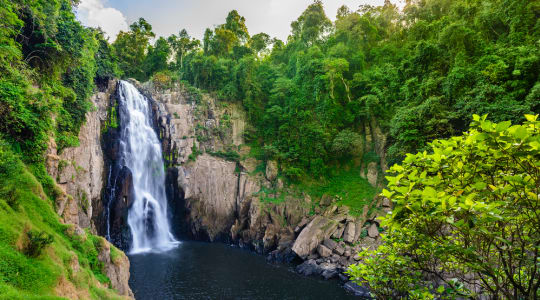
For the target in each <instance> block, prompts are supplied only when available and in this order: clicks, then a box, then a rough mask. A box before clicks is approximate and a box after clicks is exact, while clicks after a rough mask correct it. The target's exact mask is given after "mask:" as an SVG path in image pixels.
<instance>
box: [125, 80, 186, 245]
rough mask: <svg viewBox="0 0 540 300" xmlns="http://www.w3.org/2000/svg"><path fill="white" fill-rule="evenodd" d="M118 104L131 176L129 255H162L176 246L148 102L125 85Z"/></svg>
mask: <svg viewBox="0 0 540 300" xmlns="http://www.w3.org/2000/svg"><path fill="white" fill-rule="evenodd" d="M120 101H123V105H125V107H126V112H127V115H126V116H123V119H124V120H125V123H124V124H123V127H122V132H121V136H120V141H121V142H120V151H121V153H122V157H123V159H124V161H123V164H124V165H125V166H126V167H128V168H129V169H130V170H131V172H132V176H133V187H134V199H133V204H132V206H131V207H130V209H129V212H128V225H129V229H130V231H131V235H132V238H133V240H132V243H131V247H130V253H132V254H134V253H142V252H150V251H164V250H169V249H171V248H172V247H174V246H175V245H176V244H178V242H177V241H176V240H175V238H174V236H173V235H172V233H171V229H170V225H169V220H168V218H167V198H166V194H165V171H164V168H163V156H162V153H161V142H160V140H159V139H158V136H157V134H156V132H155V130H154V128H153V127H152V110H151V107H150V104H149V100H148V99H147V98H146V97H145V96H144V95H142V94H141V93H140V92H139V91H138V90H137V88H135V87H134V86H133V85H132V84H130V83H129V82H126V81H121V82H120Z"/></svg>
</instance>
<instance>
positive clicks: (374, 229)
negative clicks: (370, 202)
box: [368, 223, 379, 238]
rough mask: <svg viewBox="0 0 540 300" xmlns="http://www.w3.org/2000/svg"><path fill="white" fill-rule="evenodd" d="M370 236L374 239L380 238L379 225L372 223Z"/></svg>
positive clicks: (369, 230) (369, 231)
mask: <svg viewBox="0 0 540 300" xmlns="http://www.w3.org/2000/svg"><path fill="white" fill-rule="evenodd" d="M368 236H369V237H372V238H376V237H378V236H379V228H378V227H377V224H375V223H372V224H371V226H369V229H368Z"/></svg>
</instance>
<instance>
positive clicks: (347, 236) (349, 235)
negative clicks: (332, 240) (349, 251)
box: [343, 222, 356, 243]
mask: <svg viewBox="0 0 540 300" xmlns="http://www.w3.org/2000/svg"><path fill="white" fill-rule="evenodd" d="M355 234H356V225H355V224H354V223H353V222H349V223H347V226H346V227H345V232H344V233H343V240H344V241H345V242H347V243H353V242H354V241H355V239H354V238H355Z"/></svg>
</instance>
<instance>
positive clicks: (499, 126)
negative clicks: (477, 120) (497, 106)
mask: <svg viewBox="0 0 540 300" xmlns="http://www.w3.org/2000/svg"><path fill="white" fill-rule="evenodd" d="M510 125H512V122H510V121H505V122H501V123H498V124H497V126H496V127H495V131H497V132H503V131H505V130H506V129H508V127H510Z"/></svg>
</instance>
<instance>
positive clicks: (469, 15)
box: [0, 0, 540, 299]
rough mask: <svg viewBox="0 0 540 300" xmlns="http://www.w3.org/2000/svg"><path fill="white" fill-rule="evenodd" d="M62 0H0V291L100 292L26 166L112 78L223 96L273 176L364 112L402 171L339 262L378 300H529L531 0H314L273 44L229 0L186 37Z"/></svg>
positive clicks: (344, 142) (536, 58)
mask: <svg viewBox="0 0 540 300" xmlns="http://www.w3.org/2000/svg"><path fill="white" fill-rule="evenodd" d="M77 2H78V1H76V0H75V1H72V0H47V1H42V0H14V1H11V0H10V1H8V0H0V257H1V258H2V259H1V260H0V295H1V296H0V298H1V297H6V298H8V299H14V298H23V297H29V296H30V295H35V294H40V295H53V294H54V291H53V289H54V287H55V286H56V285H57V284H58V280H59V278H62V277H65V278H67V279H68V280H69V281H70V282H72V283H73V284H74V285H75V287H76V288H78V289H87V290H88V291H89V295H90V296H91V297H93V298H101V299H102V298H108V297H113V295H112V294H111V293H112V292H111V291H110V290H107V289H102V288H99V287H98V286H102V285H103V284H105V285H106V284H107V280H108V279H107V278H106V277H105V276H104V275H103V273H102V270H101V267H102V266H100V264H99V262H97V260H96V256H97V252H98V251H99V248H100V239H99V238H98V237H95V236H92V235H90V234H88V235H87V236H88V239H86V240H84V241H83V240H81V239H80V238H78V237H77V236H76V235H73V234H72V233H70V229H69V226H66V225H63V224H61V223H60V222H59V219H58V216H57V215H56V214H55V212H54V209H53V206H54V201H55V198H56V197H58V196H59V191H58V189H57V187H56V186H55V183H54V181H53V180H52V179H51V178H50V177H49V176H48V175H47V173H46V170H45V165H44V157H45V150H46V148H47V147H48V146H49V145H51V144H53V143H55V144H56V146H57V148H58V150H59V151H62V149H65V148H66V147H71V146H76V145H78V138H77V137H78V133H79V129H80V126H81V125H82V124H83V123H84V121H85V115H86V113H87V112H88V111H89V110H91V109H93V107H92V104H91V103H90V101H89V96H90V95H91V94H92V93H93V92H94V91H96V90H97V88H98V86H99V85H100V84H102V83H104V82H106V81H107V79H109V78H112V77H124V78H127V77H133V78H136V79H138V80H140V81H146V80H152V81H153V82H154V83H155V84H156V85H158V86H162V87H164V88H167V87H169V86H171V85H172V84H174V83H177V82H179V81H180V82H182V84H184V85H185V86H186V87H188V89H189V90H190V91H192V92H194V93H200V91H201V90H202V91H205V92H209V93H211V94H213V95H214V96H215V97H217V98H219V99H220V100H222V101H230V102H238V103H241V104H242V105H243V107H244V108H245V110H246V111H247V115H248V117H249V128H248V130H247V132H246V136H245V138H246V140H247V141H248V142H249V143H250V144H251V145H252V146H253V147H252V148H253V149H257V150H260V151H261V152H262V156H264V158H265V159H274V160H277V161H279V165H280V169H281V173H282V174H283V175H285V176H287V177H288V178H289V179H291V180H298V179H302V180H304V179H306V178H310V177H312V178H316V179H318V178H320V177H324V176H328V173H329V172H330V170H335V169H339V168H340V166H343V165H345V164H348V163H349V162H350V161H353V160H354V159H358V156H359V153H358V149H357V148H358V145H360V144H362V143H364V142H365V141H364V139H365V132H364V130H365V129H364V128H365V127H366V126H365V125H366V124H368V123H376V124H378V125H379V126H380V127H381V128H382V130H383V132H385V133H386V134H387V149H385V150H386V152H387V156H388V160H387V161H388V164H389V165H393V164H394V163H400V164H398V165H396V166H395V167H394V168H393V169H392V170H393V172H394V173H396V174H395V175H396V176H397V177H400V176H401V178H402V180H401V181H400V180H396V178H397V177H389V178H388V180H389V191H387V192H385V193H386V196H388V197H389V198H391V199H392V201H393V202H394V204H395V205H396V210H395V211H394V214H392V215H391V216H390V217H388V218H387V221H386V223H385V224H386V225H387V227H388V232H387V234H386V236H385V238H384V239H385V241H386V243H385V246H384V247H382V248H380V250H379V254H381V255H373V253H372V252H369V251H367V252H363V253H362V255H363V257H364V259H365V262H366V263H365V264H363V265H359V266H358V267H357V268H353V269H351V275H352V276H353V277H354V278H357V280H358V281H359V282H360V281H362V280H367V281H368V283H369V284H370V286H371V287H372V288H373V291H374V292H375V293H378V295H379V296H380V297H389V296H390V297H393V296H396V295H407V296H409V297H431V296H432V295H434V294H438V295H439V296H442V297H450V298H451V297H453V296H455V295H461V296H466V295H471V294H472V295H474V293H478V292H479V291H480V290H482V291H485V292H487V293H489V294H492V295H498V296H499V297H507V298H515V299H522V298H525V297H529V299H533V298H534V297H538V285H539V284H540V283H539V282H538V280H537V278H538V276H537V274H538V271H537V270H536V266H537V265H538V251H539V237H538V232H540V230H539V223H538V201H539V200H538V197H537V196H536V197H535V196H534V194H535V195H538V194H539V192H538V185H539V184H538V178H537V176H538V165H537V162H538V161H540V158H539V153H538V143H537V142H538V130H539V129H538V128H539V127H538V126H539V125H538V121H536V119H534V117H532V116H530V115H529V116H528V117H527V118H528V120H526V119H525V117H524V116H525V115H526V114H532V115H534V114H538V113H540V83H539V71H538V70H540V51H539V50H540V42H539V41H540V21H539V19H540V18H539V16H540V3H539V2H538V1H534V0H483V1H478V0H412V1H408V2H407V5H406V6H405V8H404V9H403V10H402V11H400V10H398V9H397V7H396V6H394V5H392V4H391V3H390V2H386V3H385V5H383V6H378V7H374V6H365V5H364V6H360V7H359V8H352V9H351V8H347V7H342V8H340V9H339V10H338V12H337V18H336V21H335V22H332V21H331V20H330V19H329V18H328V17H327V16H326V15H325V12H324V10H323V6H322V3H321V1H318V0H316V1H314V2H313V4H311V5H309V7H308V8H307V9H306V10H305V11H304V12H303V13H302V15H301V16H300V17H299V18H298V19H297V20H296V21H294V22H292V24H291V34H290V36H289V37H288V39H287V41H280V40H278V39H275V38H271V37H270V36H269V35H268V34H266V33H258V34H254V35H252V34H250V33H249V31H248V28H247V27H246V25H245V19H244V17H242V16H240V15H239V14H238V12H237V11H231V12H230V13H229V14H228V16H227V18H226V20H225V23H224V24H221V25H218V26H216V27H214V28H208V29H207V30H206V32H205V34H204V38H203V39H202V40H201V41H199V40H197V39H195V38H193V37H190V36H189V34H188V33H187V31H185V30H181V31H180V32H179V34H178V35H172V36H170V37H167V38H164V37H159V38H157V39H156V36H155V34H154V33H153V32H152V26H151V25H150V24H149V23H148V22H146V21H145V20H144V19H142V18H141V19H139V20H138V21H137V22H135V23H133V24H132V25H131V26H130V28H129V30H128V31H126V32H120V34H119V35H118V36H117V38H116V40H115V41H114V42H113V43H110V42H109V41H108V40H107V39H106V38H105V37H104V34H103V33H102V32H101V31H100V30H99V29H92V28H85V27H83V26H82V25H81V24H80V23H79V22H78V21H77V20H76V19H75V16H74V14H73V8H74V6H75V5H77ZM473 114H478V115H485V114H488V117H487V118H488V119H489V120H491V121H493V122H498V123H491V122H489V121H487V120H486V119H485V118H477V119H475V120H474V122H473V127H472V129H471V130H470V131H468V132H467V133H466V134H465V135H464V136H463V137H455V136H459V135H461V134H462V133H463V132H466V131H467V130H468V129H469V124H470V120H471V116H472V115H473ZM508 122H512V124H520V123H523V122H525V123H523V124H524V125H519V126H517V127H516V126H510V123H508ZM439 138H449V139H448V140H437V141H434V140H436V139H439ZM535 142H536V143H535ZM449 148H451V150H450V151H451V152H448V151H449V150H448V149H449ZM417 151H419V152H420V154H416V155H409V156H407V157H406V158H405V154H406V153H409V152H417ZM422 151H426V152H422ZM373 156H374V153H366V154H365V155H364V156H363V157H360V159H362V160H363V161H364V162H365V161H376V160H377V158H376V157H373ZM484 160H485V161H484ZM444 163H447V164H448V165H450V166H451V168H450V167H447V166H446V165H445V164H444ZM355 167H358V166H353V168H352V169H350V170H347V171H346V172H345V173H343V174H338V175H339V176H335V178H334V181H332V180H329V181H328V185H329V186H330V187H329V188H328V189H331V190H335V192H336V194H339V193H340V192H343V187H349V186H351V190H354V189H355V190H359V187H360V186H364V185H349V184H350V182H351V181H354V178H355V176H353V174H352V173H354V172H356V171H357V170H356V169H354V168H355ZM471 169H472V170H474V172H472V171H470V170H471ZM466 170H469V171H466ZM508 170H510V171H508ZM505 172H506V173H505ZM508 172H511V175H509V174H510V173H508ZM535 172H536V173H535ZM356 173H358V172H356ZM356 173H355V174H356ZM439 174H444V175H445V176H443V178H440V176H439ZM441 176H442V175H441ZM534 176H536V177H534ZM465 179H467V180H468V179H471V181H470V182H468V181H466V180H465ZM302 180H300V181H302ZM359 180H360V179H359ZM455 180H457V181H459V182H454V181H455ZM460 180H461V181H460ZM534 180H536V181H534ZM332 182H337V183H335V184H334V185H332V184H333V183H332ZM364 183H365V182H362V184H364ZM405 184H407V186H405ZM535 184H536V185H535ZM366 185H367V184H366ZM405 187H406V188H407V189H408V190H407V191H405V190H404V188H405ZM363 190H364V191H365V189H363ZM409 192H410V194H409ZM351 199H352V198H351ZM360 200H363V199H360ZM426 224H429V225H430V226H427V225H426ZM413 247H414V248H413ZM411 249H412V250H414V249H418V250H417V251H416V252H415V251H412V250H411ZM495 249H496V250H495ZM43 252H45V253H46V255H45V254H42V253H43ZM72 255H77V257H78V260H79V263H80V264H81V268H82V269H83V272H82V273H80V274H82V275H80V276H79V277H76V278H73V276H72V274H71V273H69V269H70V266H69V264H70V261H71V256H72ZM383 257H384V258H385V259H384V260H381V258H383ZM516 264H517V265H516ZM436 268H437V269H436ZM440 268H442V269H440ZM450 273H451V276H449V274H450ZM426 274H431V275H432V276H431V277H429V276H426ZM437 276H439V277H437ZM471 276H472V277H471ZM434 278H435V279H434ZM426 279H430V282H432V283H433V282H435V283H437V284H438V285H436V286H435V285H432V287H433V288H432V289H430V287H429V285H430V283H426V282H425V280H426ZM98 282H101V283H100V284H98ZM413 286H414V287H415V288H414V289H412V288H411V287H413ZM441 286H442V289H441V288H440V287H441ZM378 287H380V288H378ZM4 295H7V296H4Z"/></svg>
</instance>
